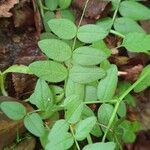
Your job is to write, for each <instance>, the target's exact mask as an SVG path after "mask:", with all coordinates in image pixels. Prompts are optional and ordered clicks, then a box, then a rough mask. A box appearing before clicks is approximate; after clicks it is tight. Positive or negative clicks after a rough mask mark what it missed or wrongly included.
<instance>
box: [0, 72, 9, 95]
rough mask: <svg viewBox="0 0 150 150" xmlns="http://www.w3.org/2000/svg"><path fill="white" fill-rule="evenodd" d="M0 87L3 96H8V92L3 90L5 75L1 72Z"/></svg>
mask: <svg viewBox="0 0 150 150" xmlns="http://www.w3.org/2000/svg"><path fill="white" fill-rule="evenodd" d="M0 88H1V92H2V94H3V96H8V93H7V92H6V90H5V77H4V75H2V74H0Z"/></svg>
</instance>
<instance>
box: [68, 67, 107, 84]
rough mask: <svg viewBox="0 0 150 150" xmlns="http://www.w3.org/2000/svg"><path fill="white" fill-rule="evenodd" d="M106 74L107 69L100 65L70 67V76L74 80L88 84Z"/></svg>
mask: <svg viewBox="0 0 150 150" xmlns="http://www.w3.org/2000/svg"><path fill="white" fill-rule="evenodd" d="M104 76H105V71H104V70H103V69H101V68H99V67H94V66H92V67H81V66H73V67H72V68H71V69H70V72H69V77H70V79H72V80H73V81H74V82H77V83H81V84H86V83H90V82H94V81H96V80H98V79H101V78H103V77H104Z"/></svg>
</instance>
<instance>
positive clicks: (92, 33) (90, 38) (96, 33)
mask: <svg viewBox="0 0 150 150" xmlns="http://www.w3.org/2000/svg"><path fill="white" fill-rule="evenodd" d="M107 34H108V32H107V31H106V30H105V29H103V28H101V27H100V26H98V25H94V24H87V25H83V26H81V27H79V29H78V32H77V37H78V39H79V40H80V41H81V42H84V43H92V42H95V41H98V40H101V39H104V38H105V37H106V36H107Z"/></svg>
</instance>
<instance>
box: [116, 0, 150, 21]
mask: <svg viewBox="0 0 150 150" xmlns="http://www.w3.org/2000/svg"><path fill="white" fill-rule="evenodd" d="M119 12H120V14H121V15H122V16H123V17H129V18H131V19H133V20H147V19H150V16H149V15H148V14H149V13H150V9H149V8H147V7H146V6H144V5H142V4H140V3H139V2H134V1H129V0H127V1H123V2H122V3H121V5H120V8H119Z"/></svg>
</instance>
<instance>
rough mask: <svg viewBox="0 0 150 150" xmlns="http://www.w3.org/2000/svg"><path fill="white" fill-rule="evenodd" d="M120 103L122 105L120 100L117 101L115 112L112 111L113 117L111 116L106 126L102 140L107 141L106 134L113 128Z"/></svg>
mask: <svg viewBox="0 0 150 150" xmlns="http://www.w3.org/2000/svg"><path fill="white" fill-rule="evenodd" d="M119 105H120V102H117V103H116V105H115V108H114V111H113V113H112V116H111V118H110V120H109V123H108V125H107V128H106V130H105V133H104V136H103V139H102V142H105V139H106V136H107V134H108V131H109V129H110V128H111V125H112V123H113V121H114V119H115V117H116V113H117V110H118V107H119Z"/></svg>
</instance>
